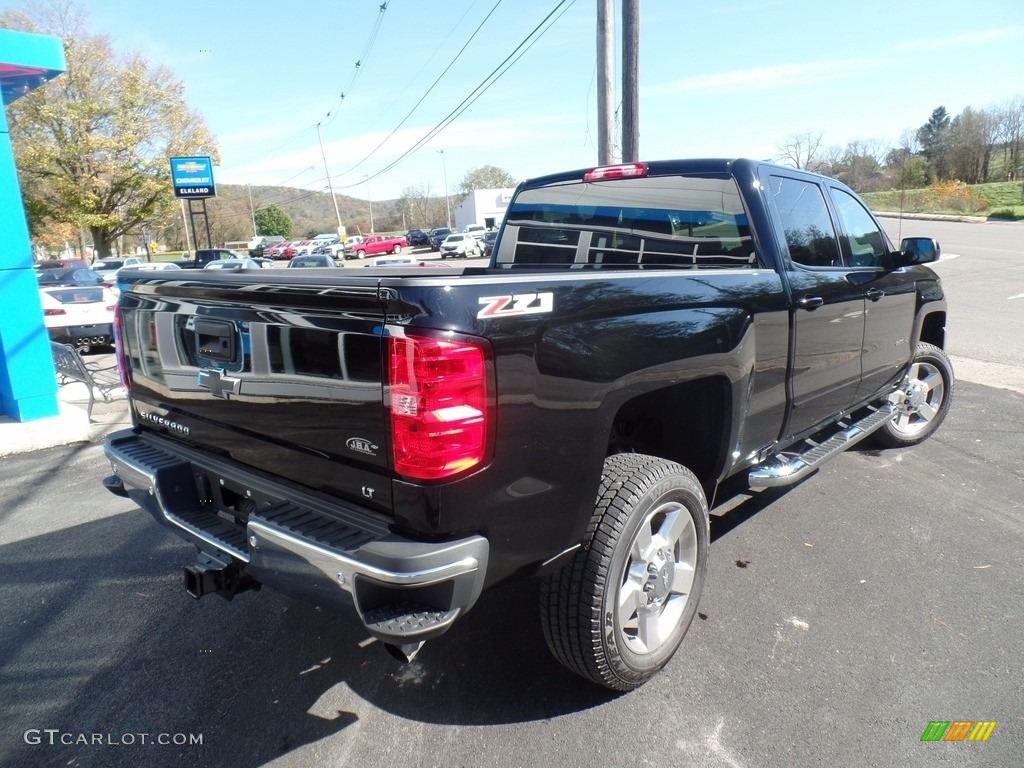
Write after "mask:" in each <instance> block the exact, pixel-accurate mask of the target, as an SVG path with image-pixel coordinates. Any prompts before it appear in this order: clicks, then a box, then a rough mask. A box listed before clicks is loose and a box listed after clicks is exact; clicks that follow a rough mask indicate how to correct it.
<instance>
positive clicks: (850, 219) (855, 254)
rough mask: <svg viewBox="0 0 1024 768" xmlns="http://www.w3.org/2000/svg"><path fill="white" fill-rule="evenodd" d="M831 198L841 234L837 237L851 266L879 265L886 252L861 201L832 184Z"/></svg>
mask: <svg viewBox="0 0 1024 768" xmlns="http://www.w3.org/2000/svg"><path fill="white" fill-rule="evenodd" d="M832 202H834V203H835V205H836V210H837V211H838V212H839V222H840V223H841V224H842V228H843V235H842V236H841V238H840V241H841V242H842V244H843V251H844V253H845V256H846V260H847V262H848V263H849V265H850V266H851V267H881V266H882V265H883V258H884V257H885V254H886V251H887V249H886V246H885V237H884V235H882V233H881V231H880V230H879V229H878V225H877V224H875V220H874V219H872V218H871V214H869V213H868V212H867V210H866V209H865V208H864V206H863V205H861V202H860V201H859V200H858V199H857V198H855V197H854V196H853V195H851V194H850V193H849V192H846V191H845V190H842V189H836V188H835V187H833V188H832Z"/></svg>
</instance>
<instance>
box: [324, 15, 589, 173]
mask: <svg viewBox="0 0 1024 768" xmlns="http://www.w3.org/2000/svg"><path fill="white" fill-rule="evenodd" d="M575 2H576V0H561V2H559V3H558V5H556V6H555V7H554V8H553V9H552V10H551V12H550V13H548V15H547V16H545V17H544V18H543V19H542V20H541V21H540V23H539V24H537V26H536V27H534V28H533V29H532V30H531V31H530V33H529V34H528V35H527V36H526V37H525V38H523V40H522V41H521V42H520V43H519V45H517V46H516V47H515V49H513V51H512V52H511V53H510V54H509V55H508V56H506V57H505V59H504V60H503V61H502V62H501V63H500V64H498V66H497V67H495V68H494V69H493V70H491V72H490V74H489V75H487V77H485V78H484V79H483V80H482V81H481V82H480V84H479V85H477V87H476V88H474V89H473V90H472V91H470V94H469V96H467V97H466V98H465V99H463V100H462V102H460V103H459V105H458V106H456V107H455V109H453V110H452V111H451V112H449V113H448V114H447V115H446V116H445V117H444V118H443V119H442V120H441V122H439V123H438V124H437V125H435V126H434V127H433V128H431V129H430V130H429V131H427V133H426V134H424V136H423V137H422V138H420V139H419V140H418V141H417V142H416V143H415V144H413V145H412V146H411V147H410V148H409V149H407V150H406V151H405V152H403V153H402V154H401V155H399V156H398V157H397V158H396V159H395V160H394V161H392V162H391V163H389V164H388V165H386V166H385V167H384V168H382V169H381V170H380V171H378V172H377V173H375V174H374V175H373V176H370V177H369V179H370V180H372V179H376V178H378V177H380V176H383V175H384V174H385V173H387V172H388V171H390V170H391V169H393V168H395V167H396V166H397V165H399V164H400V163H401V162H402V161H404V160H405V159H406V158H407V157H409V156H410V155H411V154H413V153H414V152H416V151H417V150H419V149H420V148H421V147H422V146H423V145H424V144H426V143H427V142H428V141H430V139H432V138H434V137H435V136H437V135H438V134H439V133H441V131H443V130H444V129H445V128H447V127H448V126H449V125H450V124H451V123H452V122H454V120H455V119H456V118H457V117H459V116H460V115H462V113H463V112H465V111H466V110H467V109H469V107H470V106H472V105H473V103H474V102H475V101H476V100H477V99H479V98H480V97H481V96H482V95H483V94H484V93H486V92H487V91H488V90H489V89H490V88H491V86H493V85H494V84H495V83H496V82H497V81H498V80H499V79H500V78H501V77H502V75H504V74H505V73H506V72H507V71H508V70H509V69H511V68H512V67H513V66H514V65H515V64H516V63H517V62H518V61H519V59H521V58H522V57H523V56H525V55H526V53H527V52H528V51H529V50H530V48H532V47H533V46H534V45H535V44H536V43H537V41H538V40H540V38H541V37H543V36H544V34H545V33H547V31H548V30H549V29H551V27H552V26H554V24H555V22H557V21H558V19H560V18H561V17H562V16H564V15H565V13H566V12H567V11H568V10H569V9H570V8H571V7H572V6H573V5H574V4H575ZM567 3H568V5H566V4H567ZM562 6H566V7H565V9H564V10H563V11H562V12H561V13H559V14H558V16H557V17H556V18H555V19H554V21H551V23H550V24H548V22H549V21H550V20H551V17H552V16H554V15H555V14H556V13H557V12H558V10H559V9H560V8H562ZM545 24H548V26H547V28H545V29H544V30H543V31H542V32H540V34H537V31H538V30H540V29H541V28H542V27H544V25H545ZM534 35H536V37H535V38H534V39H533V40H531V39H530V38H532V37H534ZM524 46H525V47H524ZM517 54H518V55H517ZM513 57H514V58H513ZM510 60H511V61H510ZM362 183H363V182H359V183H358V184H349V185H345V186H342V187H339V189H351V188H353V187H356V186H359V184H362Z"/></svg>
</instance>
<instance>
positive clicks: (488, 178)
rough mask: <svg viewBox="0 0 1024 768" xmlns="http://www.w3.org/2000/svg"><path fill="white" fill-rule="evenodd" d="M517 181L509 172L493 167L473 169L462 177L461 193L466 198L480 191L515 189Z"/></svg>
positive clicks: (485, 166) (486, 166)
mask: <svg viewBox="0 0 1024 768" xmlns="http://www.w3.org/2000/svg"><path fill="white" fill-rule="evenodd" d="M515 185H516V180H515V179H514V178H512V174H510V173H509V172H508V171H506V170H504V169H502V168H498V167H496V166H493V165H484V166H482V167H480V168H473V169H472V170H470V171H468V172H467V173H466V175H465V176H463V177H462V182H461V183H460V184H459V193H460V194H461V195H462V196H463V197H465V196H467V195H469V194H470V193H471V192H475V191H476V190H478V189H507V188H508V187H514V186H515Z"/></svg>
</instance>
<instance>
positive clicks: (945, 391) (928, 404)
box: [875, 342, 954, 448]
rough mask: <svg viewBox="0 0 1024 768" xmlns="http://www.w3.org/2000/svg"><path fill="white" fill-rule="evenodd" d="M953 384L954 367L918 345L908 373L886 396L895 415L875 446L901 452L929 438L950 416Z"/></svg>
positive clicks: (937, 352) (938, 351)
mask: <svg viewBox="0 0 1024 768" xmlns="http://www.w3.org/2000/svg"><path fill="white" fill-rule="evenodd" d="M953 383H954V379H953V364H952V363H950V362H949V357H948V356H947V355H946V353H945V352H943V351H942V350H941V349H939V348H938V347H936V346H933V345H931V344H925V343H924V342H922V343H920V344H918V345H917V352H916V353H915V354H914V360H913V362H911V364H910V371H909V372H908V373H907V376H906V378H905V379H904V380H903V383H902V384H900V386H899V389H897V390H896V391H895V392H894V393H893V394H892V395H890V396H889V402H891V403H893V404H894V405H895V406H896V415H895V416H894V417H893V419H892V421H889V422H887V423H886V424H885V426H883V427H882V428H881V429H879V430H878V431H877V432H876V433H875V436H876V439H877V440H878V442H880V443H881V444H882V445H884V446H886V447H888V448H903V447H905V446H908V445H916V444H917V443H920V442H921V441H922V440H924V439H925V438H927V437H928V436H929V435H931V434H932V432H934V431H935V430H936V429H938V428H939V425H940V424H942V422H943V420H944V419H945V418H946V414H947V413H949V406H950V404H951V403H952V402H953Z"/></svg>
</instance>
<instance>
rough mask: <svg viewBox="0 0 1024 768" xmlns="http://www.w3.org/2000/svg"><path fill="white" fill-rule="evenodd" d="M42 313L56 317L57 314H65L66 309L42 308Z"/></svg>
mask: <svg viewBox="0 0 1024 768" xmlns="http://www.w3.org/2000/svg"><path fill="white" fill-rule="evenodd" d="M43 314H44V315H46V317H56V316H57V315H66V314H67V311H66V310H63V309H44V310H43Z"/></svg>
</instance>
